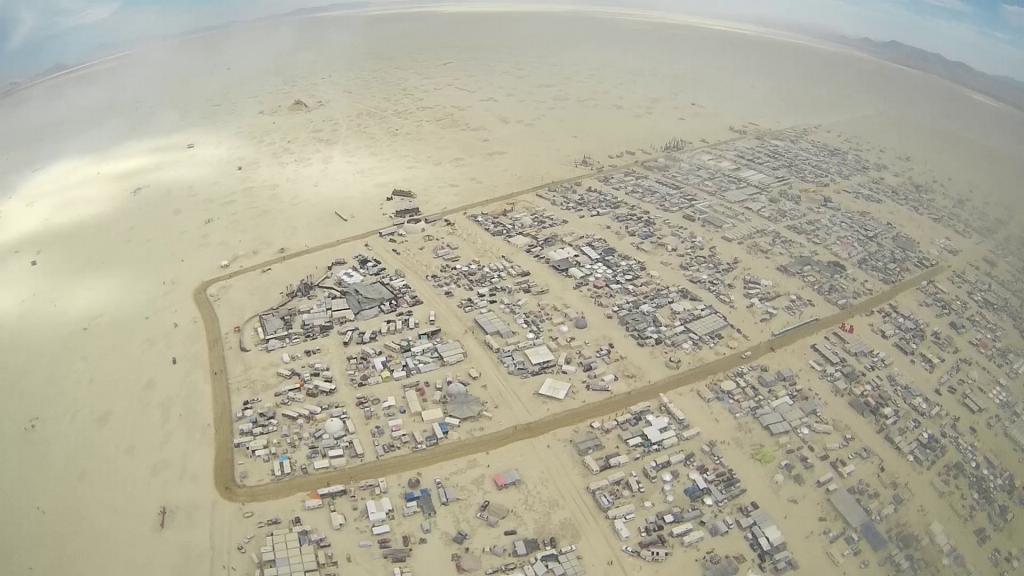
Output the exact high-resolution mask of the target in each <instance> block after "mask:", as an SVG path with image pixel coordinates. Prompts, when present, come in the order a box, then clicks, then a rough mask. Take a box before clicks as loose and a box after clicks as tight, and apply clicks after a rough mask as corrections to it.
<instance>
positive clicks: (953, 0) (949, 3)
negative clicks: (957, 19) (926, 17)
mask: <svg viewBox="0 0 1024 576" xmlns="http://www.w3.org/2000/svg"><path fill="white" fill-rule="evenodd" d="M924 2H925V3H927V4H931V5H932V6H938V7H939V8H945V9H947V10H955V11H957V12H970V11H971V7H970V6H969V5H968V4H967V3H966V2H964V1H963V0H924Z"/></svg>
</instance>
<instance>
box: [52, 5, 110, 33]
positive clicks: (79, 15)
mask: <svg viewBox="0 0 1024 576" xmlns="http://www.w3.org/2000/svg"><path fill="white" fill-rule="evenodd" d="M65 5H67V4H65ZM120 7H121V3H120V2H105V3H102V4H97V5H91V6H90V5H85V6H81V7H78V6H74V5H73V4H72V5H70V6H69V9H67V10H66V11H64V12H63V13H61V14H58V15H57V17H56V18H55V20H54V24H55V26H56V28H57V29H59V30H67V29H70V28H77V27H78V26H84V25H86V24H92V23H94V22H99V21H101V20H106V19H107V18H110V16H111V15H113V14H114V12H117V10H118V9H119V8H120Z"/></svg>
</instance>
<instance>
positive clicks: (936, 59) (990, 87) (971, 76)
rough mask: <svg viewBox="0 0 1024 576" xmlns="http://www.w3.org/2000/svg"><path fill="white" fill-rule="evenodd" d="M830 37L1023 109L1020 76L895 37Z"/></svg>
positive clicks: (876, 56)
mask: <svg viewBox="0 0 1024 576" xmlns="http://www.w3.org/2000/svg"><path fill="white" fill-rule="evenodd" d="M829 40H831V41H832V42H836V43H838V44H841V45H843V46H847V47H850V48H853V49H855V50H857V51H858V52H863V53H865V54H867V55H869V56H872V57H875V58H878V59H879V60H884V61H886V62H891V63H893V64H898V65H900V66H905V67H907V68H913V69H914V70H919V71H921V72H925V73H927V74H932V75H934V76H938V77H939V78H943V79H945V80H949V81H950V82H953V83H954V84H958V85H960V86H963V87H964V88H968V89H970V90H973V91H975V92H977V93H979V94H982V95H985V96H988V97H989V98H991V99H993V100H996V101H998V102H1001V103H1003V104H1006V105H1008V106H1012V107H1013V108H1016V109H1017V110H1020V111H1022V112H1024V82H1021V81H1020V80H1017V79H1014V78H1010V77H1009V76H995V75H992V74H986V73H984V72H982V71H980V70H976V69H974V68H972V67H970V66H969V65H967V64H964V63H963V62H959V61H956V60H950V59H948V58H946V57H945V56H943V55H941V54H936V53H935V52H929V51H927V50H922V49H921V48H915V47H913V46H908V45H907V44H903V43H902V42H897V41H895V40H889V41H888V42H878V41H876V40H872V39H870V38H849V37H845V36H838V37H832V38H829Z"/></svg>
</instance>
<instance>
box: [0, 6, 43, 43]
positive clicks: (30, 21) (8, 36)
mask: <svg viewBox="0 0 1024 576" xmlns="http://www.w3.org/2000/svg"><path fill="white" fill-rule="evenodd" d="M0 18H2V20H0V22H4V23H7V26H6V27H4V28H2V29H0V35H2V36H0V38H3V44H4V50H6V51H8V52H10V51H11V50H16V49H17V48H18V47H19V46H21V45H22V44H23V43H24V42H25V39H26V38H28V37H29V35H30V34H31V33H32V29H33V28H34V27H35V18H34V17H33V16H32V12H30V11H29V10H27V9H25V7H24V6H22V7H20V9H18V10H16V11H14V12H12V13H11V14H2V15H0Z"/></svg>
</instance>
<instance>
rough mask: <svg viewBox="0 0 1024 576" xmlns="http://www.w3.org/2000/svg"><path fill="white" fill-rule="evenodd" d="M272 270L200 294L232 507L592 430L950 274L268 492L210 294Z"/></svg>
mask: <svg viewBox="0 0 1024 576" xmlns="http://www.w3.org/2000/svg"><path fill="white" fill-rule="evenodd" d="M545 186H547V185H545ZM498 201H500V200H498ZM492 202H495V200H488V201H486V202H483V203H482V204H490V203H492ZM462 209H464V208H459V210H462ZM375 233H376V232H375V231H373V232H369V233H366V234H360V235H357V236H356V237H353V238H349V239H346V240H344V241H339V242H337V244H335V243H332V244H331V245H332V246H333V245H339V244H343V243H345V242H351V241H353V240H358V239H360V238H365V237H367V236H370V235H372V234H375ZM318 249H323V248H318ZM314 251H315V250H314ZM307 253H308V252H307ZM291 257H297V256H291ZM287 259H288V257H287V256H282V257H281V258H279V259H275V260H273V262H282V261H284V260H287ZM267 264H268V263H261V264H259V265H256V266H252V267H249V268H248V269H243V270H240V271H237V272H233V273H230V274H226V275H224V276H222V277H219V278H215V279H213V280H209V281H207V282H204V283H203V284H201V285H200V286H199V287H197V288H196V290H195V293H194V297H195V300H196V305H197V306H198V307H199V311H200V314H201V315H202V317H203V320H204V324H205V326H206V328H207V330H206V341H207V347H208V350H209V354H210V380H211V383H212V385H213V397H214V402H213V404H214V431H215V432H214V435H215V441H216V442H217V446H216V449H215V459H216V460H215V462H214V479H215V481H216V485H217V491H218V492H219V493H220V495H221V496H222V497H223V498H224V499H225V500H229V501H232V502H263V501H268V500H278V499H281V498H286V497H288V496H292V495H294V494H299V493H302V492H308V491H311V490H315V489H316V488H321V487H324V486H327V485H330V484H346V483H352V482H357V481H359V480H364V479H367V478H378V477H381V476H389V475H394V474H400V473H404V472H408V471H412V470H419V469H421V468H424V467H428V466H432V465H435V464H439V463H442V462H447V461H449V460H454V459H457V458H463V457H466V456H471V455H473V454H478V453H481V452H486V451H488V450H493V449H497V448H501V447H503V446H506V445H508V444H511V443H513V442H520V441H522V440H528V439H531V438H536V437H538V436H542V435H544V434H547V433H548V432H552V431H554V430H558V429H561V428H566V427H569V426H574V425H577V424H580V423H583V422H588V421H590V420H594V419H597V418H600V417H602V416H604V415H606V414H610V413H615V412H619V411H622V410H625V409H626V408H628V407H629V406H631V405H633V404H635V403H637V402H642V401H644V400H651V399H653V398H656V397H657V396H658V394H661V393H662V392H667V391H669V390H673V389H675V388H679V387H681V386H686V385H690V384H694V383H696V382H700V381H702V380H704V379H707V378H709V377H711V376H714V375H716V374H721V373H723V372H727V371H729V370H732V369H735V368H737V367H739V366H741V365H743V364H746V363H749V362H753V361H754V360H756V359H758V358H759V357H761V356H764V355H765V354H770V353H771V352H774V351H776V350H779V349H781V348H784V347H786V346H791V345H793V344H794V343H796V342H798V341H800V340H802V339H804V338H807V337H809V336H812V335H814V334H816V333H818V332H819V331H822V330H824V329H827V328H829V327H831V326H836V325H838V324H839V323H841V322H845V321H846V320H849V319H851V318H853V317H855V316H858V315H860V314H863V313H865V312H868V311H870V310H872V309H874V308H876V307H878V306H880V305H882V304H885V303H886V302H888V301H890V300H892V299H893V298H895V297H896V296H899V295H900V294H902V293H903V292H905V291H907V290H910V289H912V288H914V287H916V286H918V285H919V284H921V283H922V282H925V281H926V280H930V279H932V278H935V277H936V276H937V275H939V274H940V273H942V272H943V271H945V270H946V268H947V266H946V265H942V264H940V265H937V266H934V267H932V268H929V269H928V270H925V271H923V272H921V273H919V274H917V275H915V276H913V277H911V278H908V279H906V280H904V281H902V282H900V283H898V284H894V285H893V286H890V287H889V288H888V289H886V290H884V291H882V292H880V293H878V294H876V295H874V296H871V297H870V298H867V299H865V300H862V301H861V302H858V303H857V304H856V305H854V306H852V307H851V308H848V309H846V310H842V311H839V312H836V313H835V314H831V315H829V316H825V317H822V318H819V319H818V320H816V321H814V322H812V323H810V324H806V325H804V326H801V327H800V328H797V329H795V330H793V331H791V332H789V333H787V334H785V335H783V336H780V337H778V338H773V339H771V340H768V341H765V342H761V343H759V344H754V345H753V346H750V347H749V348H746V349H744V350H738V351H736V352H733V353H731V354H729V355H727V356H723V357H722V358H718V359H716V360H713V361H711V362H707V363H705V364H701V365H700V366H696V367H693V368H690V369H688V370H685V371H682V372H679V373H677V374H673V375H672V376H669V377H667V378H663V379H662V380H659V381H657V382H654V383H652V384H649V385H647V386H643V387H640V388H635V389H633V390H629V391H627V392H623V393H620V394H616V395H614V396H610V397H608V398H606V399H605V400H601V401H598V402H593V403H590V404H586V405H583V406H579V407H576V408H573V409H570V410H566V411H564V412H560V413H558V414H553V415H551V416H548V417H545V418H541V419H539V420H534V421H532V422H526V423H523V424H518V425H515V426H512V427H509V428H505V429H503V430H498V431H495V432H491V433H488V434H483V435H481V436H475V437H473V438H467V439H464V440H458V441H455V442H450V443H446V444H441V445H438V446H435V447H433V448H431V449H429V450H422V451H420V452H412V453H409V454H403V455H401V456H395V457H393V458H387V459H384V460H376V461H372V462H366V463H364V464H359V465H356V466H352V467H348V468H344V469H342V470H337V471H333V472H327V473H323V474H313V475H310V476H302V477H299V478H295V479H292V480H288V481H286V482H280V483H269V484H261V485H257V486H242V485H240V484H238V483H236V482H235V479H234V454H233V449H232V440H233V438H232V419H231V403H230V400H231V399H230V395H229V391H228V384H227V373H226V369H225V359H224V349H223V345H222V339H221V335H220V322H219V321H218V319H217V315H216V313H215V311H214V309H213V304H212V303H211V302H210V300H209V298H208V297H207V295H206V290H207V288H209V286H211V285H213V284H215V283H217V282H220V281H222V280H225V279H227V278H233V277H235V276H238V275H240V274H244V273H246V272H247V271H251V270H255V269H259V268H262V267H264V266H266V265H267ZM748 352H749V353H750V356H749V357H747V358H743V356H744V355H745V354H746V353H748Z"/></svg>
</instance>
